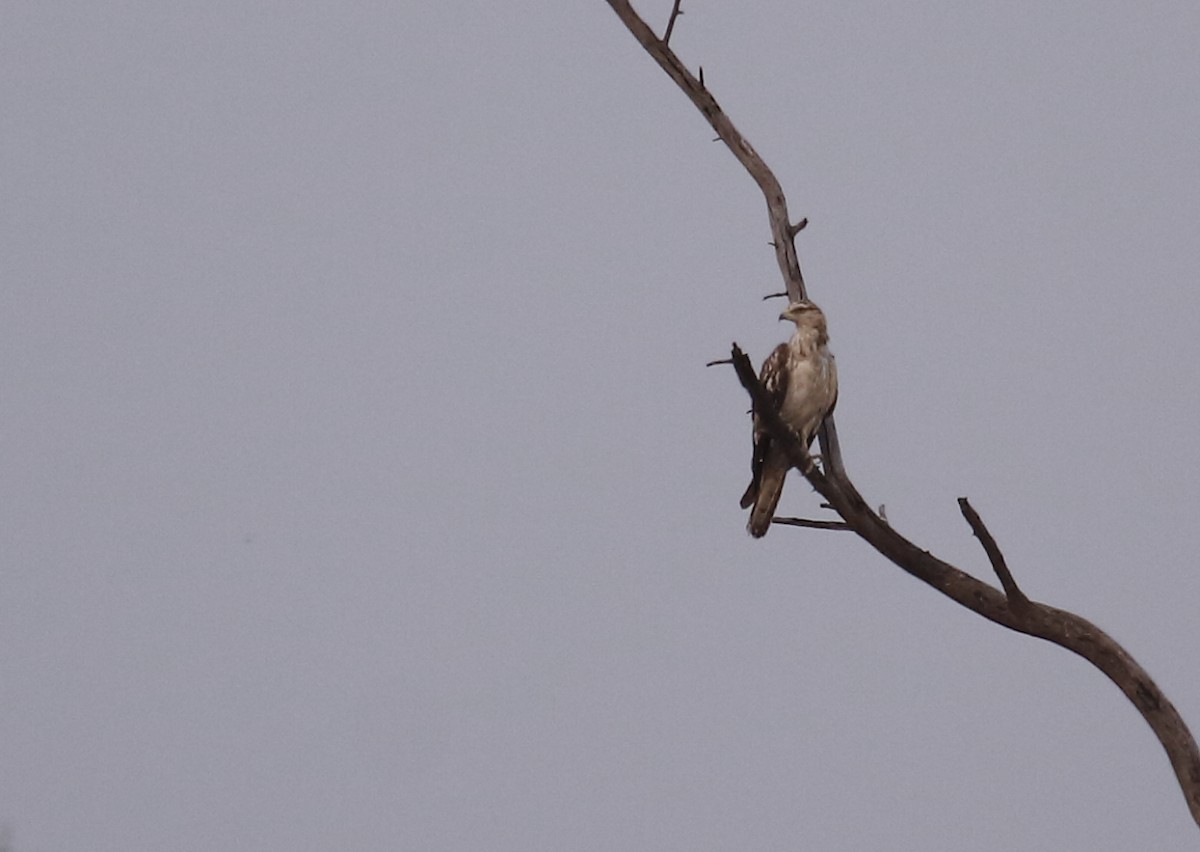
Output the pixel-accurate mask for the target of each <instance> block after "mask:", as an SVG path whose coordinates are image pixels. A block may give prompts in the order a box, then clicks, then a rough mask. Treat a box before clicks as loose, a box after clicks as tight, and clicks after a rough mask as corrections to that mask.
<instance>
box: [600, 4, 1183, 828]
mask: <svg viewBox="0 0 1200 852" xmlns="http://www.w3.org/2000/svg"><path fill="white" fill-rule="evenodd" d="M608 4H609V5H610V6H611V7H612V8H613V10H614V11H615V12H616V13H617V16H618V17H619V18H620V19H621V21H622V22H623V23H624V24H625V26H626V27H628V29H629V31H630V32H631V33H633V35H634V37H635V38H636V39H637V40H638V42H640V43H641V45H642V46H643V47H644V48H645V49H646V52H647V53H649V54H650V55H651V56H652V57H653V58H654V60H655V61H656V62H658V64H659V65H660V66H661V67H662V69H663V70H664V71H666V72H667V74H668V75H669V76H670V77H671V79H673V80H674V81H675V82H676V84H677V85H678V86H679V87H680V88H681V89H682V90H683V92H684V93H685V94H686V95H687V96H688V98H690V99H691V101H692V103H693V104H695V105H696V108H697V109H699V110H700V112H701V114H703V115H704V117H705V118H707V119H708V121H709V123H710V124H711V125H712V127H713V129H714V130H715V131H716V132H717V136H718V138H720V139H721V140H722V141H723V142H725V144H726V145H727V146H729V149H730V150H731V151H732V152H733V154H734V156H736V157H737V158H738V160H739V161H740V162H741V163H742V165H743V166H745V168H746V170H747V171H748V172H749V173H750V175H751V177H753V178H754V180H755V182H756V183H757V184H758V186H759V188H760V189H761V190H762V192H763V196H764V198H765V199H766V202H767V211H768V219H769V221H770V225H771V236H772V244H773V245H774V247H775V254H776V258H777V259H778V261H779V268H780V272H781V273H782V275H783V278H784V282H785V283H786V286H787V295H788V297H789V298H790V299H791V300H793V301H794V300H796V299H799V298H801V297H803V296H804V294H805V291H804V279H803V277H802V276H801V274H800V264H799V261H798V260H797V258H796V250H795V245H794V243H793V238H794V237H795V235H796V233H797V232H798V231H799V230H800V229H801V228H802V227H803V224H804V222H803V220H801V222H800V223H797V224H796V225H792V224H790V220H789V219H788V214H787V203H786V200H785V199H784V195H783V189H782V188H781V187H780V185H779V182H778V180H776V178H775V176H774V174H773V173H772V172H771V170H770V169H769V168H768V167H767V165H766V163H764V162H763V160H762V158H761V157H759V156H758V154H757V152H755V150H754V148H753V147H751V145H750V143H749V142H747V141H746V140H745V139H744V138H743V137H742V135H741V134H740V133H739V132H738V130H737V128H735V127H734V125H733V122H731V121H730V120H729V118H728V116H726V115H725V113H724V111H723V110H722V109H721V107H720V106H719V105H718V104H717V102H716V99H715V98H713V96H712V94H711V93H709V91H708V90H707V89H706V88H705V86H704V83H703V81H702V80H700V79H697V78H696V77H694V76H693V75H692V74H691V73H690V72H689V71H688V70H687V68H685V67H684V65H683V63H682V62H681V61H680V60H679V58H678V57H677V56H676V55H675V53H674V52H673V51H672V50H671V49H670V48H669V47H668V46H667V39H666V38H663V39H659V38H658V37H657V36H656V35H655V34H654V32H653V31H652V30H651V29H650V27H648V26H647V25H646V23H645V22H644V21H643V20H642V19H641V18H640V17H639V16H638V14H637V13H636V12H634V11H633V8H632V7H631V6H630V5H629V3H628V2H626V0H608ZM678 13H679V3H675V5H674V8H673V10H672V15H671V20H670V27H671V28H673V26H674V23H675V20H676V19H677V17H678ZM730 362H731V363H732V364H733V367H734V370H735V371H736V372H737V376H738V380H739V381H740V382H741V383H742V387H744V388H745V389H746V392H747V393H748V394H749V395H750V398H751V400H752V402H753V407H754V410H755V411H757V412H759V414H760V416H761V417H762V419H763V421H764V422H765V423H766V425H767V428H769V429H770V430H771V432H772V435H773V437H774V439H775V440H776V441H777V442H778V445H779V446H781V447H783V448H784V449H785V450H786V451H787V453H788V456H789V458H790V460H791V462H792V465H793V466H794V467H795V468H796V469H798V470H800V471H801V472H802V473H803V474H804V476H805V477H806V478H807V479H808V481H809V482H810V483H811V484H812V486H813V488H814V489H816V490H817V491H818V492H819V493H820V494H821V495H822V496H823V497H824V498H825V499H826V500H827V501H828V504H829V506H830V507H831V508H832V509H833V510H834V511H836V512H837V514H838V515H840V516H841V519H842V520H841V521H834V522H812V521H805V520H802V519H787V520H784V519H777V520H780V521H783V522H784V523H792V524H794V525H797V526H826V525H829V526H833V525H837V526H836V528H848V529H850V530H852V531H854V532H855V533H857V534H858V535H859V536H860V537H861V538H862V539H863V540H865V541H866V542H867V543H869V544H870V545H871V546H872V547H874V548H875V549H876V550H877V551H878V552H879V553H880V554H882V555H883V556H885V557H886V558H887V559H889V560H890V561H891V562H893V563H894V564H895V565H897V566H898V567H900V568H901V569H902V570H904V571H906V572H908V573H909V574H911V575H912V576H914V577H916V578H917V579H918V580H920V581H921V582H923V583H926V584H928V585H930V586H932V587H933V588H934V589H937V590H938V591H939V592H941V593H942V594H944V595H946V596H947V597H949V598H951V599H952V600H954V601H955V602H956V603H959V604H961V605H962V606H965V607H967V608H968V609H970V610H972V611H974V612H976V613H978V614H979V615H981V616H983V617H984V618H986V619H988V620H989V621H993V622H995V623H996V624H999V625H1001V626H1003V627H1007V628H1008V629H1010V630H1015V631H1017V632H1019V633H1025V634H1027V635H1029V636H1036V637H1038V638H1040V639H1045V640H1046V641H1048V642H1052V643H1054V644H1056V645H1059V646H1061V647H1063V648H1066V649H1067V650H1068V651H1071V652H1072V653H1075V654H1078V655H1079V656H1081V657H1083V658H1084V659H1085V660H1087V661H1088V662H1090V663H1091V664H1092V665H1094V666H1096V668H1098V669H1100V671H1102V672H1103V673H1104V674H1105V675H1106V676H1107V677H1108V678H1109V679H1110V680H1111V681H1112V682H1113V683H1115V684H1116V685H1117V687H1118V688H1119V689H1120V690H1121V691H1122V692H1123V693H1125V696H1126V697H1127V698H1128V699H1129V700H1130V701H1131V702H1132V703H1133V705H1134V707H1136V708H1137V710H1138V712H1139V713H1141V714H1142V718H1144V719H1145V720H1146V722H1147V724H1149V725H1150V728H1151V729H1152V730H1153V731H1154V734H1155V736H1157V737H1158V740H1159V742H1160V743H1161V744H1162V746H1163V748H1164V750H1165V751H1166V752H1167V757H1168V758H1169V759H1170V761H1171V766H1172V768H1173V769H1174V770H1175V776H1176V778H1177V779H1178V781H1179V785H1180V787H1181V789H1182V791H1183V795H1184V798H1185V799H1186V801H1187V804H1188V808H1189V809H1190V811H1191V814H1192V818H1193V819H1194V820H1195V821H1196V822H1197V824H1198V825H1200V750H1198V749H1197V747H1196V741H1195V739H1194V738H1193V737H1192V734H1191V732H1190V731H1189V730H1188V727H1187V725H1186V724H1185V723H1184V721H1183V719H1182V717H1181V716H1180V715H1179V713H1178V712H1177V711H1176V710H1175V707H1174V706H1173V705H1172V704H1171V702H1170V701H1169V700H1167V697H1166V696H1165V695H1163V693H1162V691H1161V690H1160V689H1159V688H1158V686H1157V685H1156V684H1155V683H1154V681H1153V680H1152V679H1151V678H1150V675H1149V674H1147V673H1146V670H1145V669H1143V668H1142V667H1141V666H1140V665H1139V664H1138V663H1137V661H1136V660H1134V659H1133V657H1131V656H1130V655H1129V653H1128V652H1127V651H1126V650H1125V649H1124V648H1122V647H1121V646H1120V645H1118V644H1117V643H1116V642H1115V641H1113V639H1112V637H1110V636H1108V635H1107V634H1106V633H1104V631H1102V630H1101V629H1100V628H1098V627H1097V626H1096V625H1094V624H1092V623H1091V622H1089V621H1087V620H1086V619H1083V618H1081V617H1079V616H1078V615H1075V614H1074V613H1070V612H1067V611H1066V610H1061V609H1056V608H1054V607H1051V606H1048V605H1046V604H1042V603H1037V602H1035V601H1031V600H1029V598H1027V597H1026V596H1025V595H1024V593H1022V592H1021V590H1020V588H1019V587H1018V586H1017V583H1016V581H1015V580H1014V579H1013V576H1012V573H1011V572H1010V571H1009V569H1008V566H1007V564H1006V563H1005V560H1004V557H1003V555H1002V554H1001V552H1000V548H999V546H998V545H997V544H996V541H995V539H994V538H993V537H992V535H991V533H990V532H988V530H987V527H986V526H985V525H984V523H983V520H982V519H981V518H980V517H979V515H978V513H977V512H975V510H974V508H972V507H971V505H970V503H969V502H968V501H967V500H966V499H965V498H964V499H962V500H960V501H959V508H960V510H961V511H962V513H963V517H964V518H965V519H966V521H967V523H968V524H970V526H971V529H972V531H973V532H974V534H975V535H976V537H978V538H979V541H980V543H981V544H982V545H983V548H984V551H985V552H986V554H987V556H988V560H989V561H990V562H991V565H992V568H993V570H994V571H995V572H996V576H997V577H998V578H999V579H1000V583H1001V585H1002V587H1003V591H1001V590H999V589H996V588H994V587H993V586H990V585H988V584H987V583H984V582H982V581H980V580H977V579H975V578H974V577H972V576H971V575H969V574H967V573H965V572H963V571H960V570H959V569H957V568H955V567H954V566H953V565H950V564H949V563H947V562H943V561H942V560H940V559H938V558H937V557H936V556H933V555H932V554H931V553H929V552H928V551H926V550H922V549H921V548H919V547H917V545H915V544H913V543H912V542H911V541H909V540H908V539H906V538H905V537H904V536H902V535H901V534H900V533H898V532H896V530H894V529H893V528H892V527H891V525H890V524H888V522H887V521H886V520H884V519H883V518H882V517H880V516H879V515H878V514H877V513H876V512H875V511H874V510H872V509H871V507H870V506H869V505H868V504H867V502H866V501H865V500H864V499H863V498H862V495H860V494H859V493H858V489H857V488H855V487H854V484H853V483H852V482H851V481H850V478H849V476H848V475H847V474H846V471H845V467H844V465H843V463H842V458H841V452H840V449H839V447H838V441H837V429H836V428H835V427H834V424H833V418H832V417H830V418H827V420H826V422H825V425H824V426H823V427H822V429H821V457H822V461H823V467H824V470H822V469H820V468H817V467H816V466H814V465H813V464H812V463H811V461H810V459H809V455H808V451H807V448H805V447H804V446H802V445H801V443H800V441H799V439H798V438H797V437H796V435H795V434H794V433H793V432H792V431H791V430H790V429H789V428H788V427H787V425H786V424H784V422H783V421H782V420H781V419H780V418H779V416H778V414H777V413H776V412H775V411H774V409H773V408H772V407H771V406H770V404H769V403H768V400H767V397H766V394H765V392H764V390H763V388H762V386H761V384H760V383H759V381H758V376H757V374H756V373H755V371H754V365H753V364H752V363H751V362H750V359H749V358H748V357H747V356H746V354H745V353H744V352H742V350H741V349H739V348H738V346H737V345H736V344H734V346H733V350H732V354H731V358H730ZM714 363H723V362H714Z"/></svg>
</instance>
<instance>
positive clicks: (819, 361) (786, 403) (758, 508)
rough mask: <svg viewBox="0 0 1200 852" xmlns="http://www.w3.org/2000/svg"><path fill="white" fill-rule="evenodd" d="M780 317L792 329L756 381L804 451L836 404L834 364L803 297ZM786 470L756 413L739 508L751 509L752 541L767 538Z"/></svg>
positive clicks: (815, 312)
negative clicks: (746, 483)
mask: <svg viewBox="0 0 1200 852" xmlns="http://www.w3.org/2000/svg"><path fill="white" fill-rule="evenodd" d="M779 318H780V319H781V320H785V319H786V320H791V321H792V322H794V323H795V324H796V331H795V332H794V333H793V334H792V338H791V340H789V341H788V342H787V343H781V344H779V346H777V347H776V348H775V351H774V352H772V353H771V354H770V355H769V356H767V360H765V361H763V365H762V372H761V373H759V376H758V380H759V382H761V383H762V386H763V390H765V391H766V392H767V396H768V397H769V398H770V403H771V406H772V407H773V408H774V409H775V411H776V412H778V413H779V416H780V417H781V418H782V419H783V422H784V423H786V424H787V425H788V426H790V427H791V428H792V429H793V430H794V431H795V432H796V435H797V436H798V437H799V438H800V443H801V444H802V445H803V446H804V447H805V448H807V447H808V446H809V445H810V444H812V441H813V438H814V437H815V436H816V434H817V430H818V429H819V428H821V423H822V422H823V421H824V420H825V418H826V416H828V415H829V413H830V412H832V411H833V407H834V405H835V404H836V403H837V364H836V362H835V361H834V359H833V355H832V354H831V353H830V352H829V334H828V332H827V330H826V327H825V314H823V313H821V309H820V308H818V307H817V306H816V305H814V304H813V303H812V302H810V301H808V300H806V299H802V300H801V301H799V302H792V303H791V304H790V305H788V306H787V310H785V311H784V312H783V313H781V314H780V315H779ZM791 466H792V464H791V462H790V461H789V460H788V455H787V453H786V452H785V451H784V449H783V448H782V447H780V446H779V445H778V442H777V441H775V440H774V439H773V438H772V437H771V430H770V429H768V428H767V424H766V423H764V422H763V421H762V419H761V418H760V417H759V416H758V414H757V413H755V414H754V455H753V457H752V458H751V460H750V471H751V479H750V487H749V488H747V489H746V493H745V494H743V495H742V508H743V509H750V520H749V521H748V522H747V523H746V529H747V530H749V531H750V535H752V536H754V537H755V538H762V537H763V536H764V535H766V534H767V530H768V529H769V528H770V526H771V519H772V518H773V517H774V516H775V507H776V506H778V505H779V495H780V494H782V493H783V480H784V477H786V476H787V472H788V469H789V468H791ZM752 506H753V508H751V507H752Z"/></svg>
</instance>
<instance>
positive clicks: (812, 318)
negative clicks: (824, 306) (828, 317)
mask: <svg viewBox="0 0 1200 852" xmlns="http://www.w3.org/2000/svg"><path fill="white" fill-rule="evenodd" d="M779 319H780V320H791V321H792V322H794V323H795V324H796V328H805V327H807V328H824V327H825V314H823V313H821V309H820V308H818V307H817V306H816V304H814V303H813V302H810V301H809V300H808V299H801V300H800V301H798V302H792V303H791V304H789V305H788V306H787V307H786V308H784V311H783V313H781V314H780V315H779Z"/></svg>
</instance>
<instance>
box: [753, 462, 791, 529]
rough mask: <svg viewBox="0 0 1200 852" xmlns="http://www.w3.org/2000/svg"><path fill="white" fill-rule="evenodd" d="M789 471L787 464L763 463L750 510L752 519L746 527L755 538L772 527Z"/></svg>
mask: <svg viewBox="0 0 1200 852" xmlns="http://www.w3.org/2000/svg"><path fill="white" fill-rule="evenodd" d="M787 472H788V468H787V464H782V465H780V464H765V465H763V472H762V478H761V480H760V481H759V483H758V493H757V494H756V495H754V508H753V509H751V510H750V520H748V521H747V522H746V529H747V530H749V532H750V535H752V536H754V537H755V538H762V537H763V536H764V535H766V534H767V530H769V529H770V528H771V519H772V518H774V517H775V507H776V506H778V505H779V497H780V496H781V495H782V494H783V480H784V478H785V477H786V476H787ZM747 493H748V492H747Z"/></svg>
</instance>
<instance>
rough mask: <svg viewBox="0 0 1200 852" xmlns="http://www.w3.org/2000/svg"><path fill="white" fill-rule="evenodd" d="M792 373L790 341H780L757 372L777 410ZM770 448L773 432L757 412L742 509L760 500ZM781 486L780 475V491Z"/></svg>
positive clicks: (781, 404)
mask: <svg viewBox="0 0 1200 852" xmlns="http://www.w3.org/2000/svg"><path fill="white" fill-rule="evenodd" d="M790 375H791V370H790V369H788V347H787V344H785V343H781V344H779V345H778V346H776V347H775V350H774V351H773V352H772V353H771V354H770V355H768V356H767V360H765V361H763V365H762V370H761V371H760V372H759V374H758V381H759V383H760V384H761V385H762V386H763V390H764V391H766V394H767V399H768V402H769V404H770V406H771V408H772V409H774V410H775V411H779V409H780V408H782V407H783V401H784V399H786V398H787V389H788V379H789V377H790ZM770 450H771V432H770V430H769V429H767V428H766V424H765V423H763V422H762V421H761V420H760V418H759V417H758V414H757V413H755V414H754V453H753V455H752V456H751V458H750V485H749V486H747V487H746V493H745V494H743V495H742V500H741V506H742V508H743V509H748V508H750V506H751V505H753V504H754V503H755V502H756V501H757V500H758V495H759V491H760V489H761V484H762V478H763V465H764V463H765V461H766V459H767V455H768V454H769V453H770ZM784 473H785V474H786V473H787V468H786V467H785V468H784ZM782 487H783V483H782V478H781V480H780V489H781V490H782ZM775 499H776V501H778V499H779V496H778V495H776V497H775ZM768 523H769V520H768Z"/></svg>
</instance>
